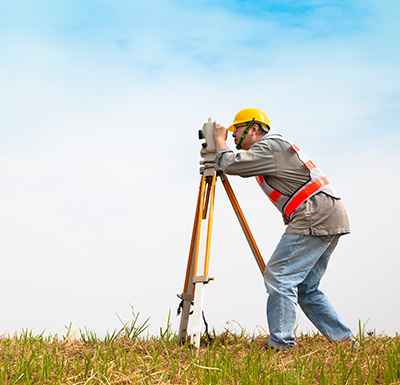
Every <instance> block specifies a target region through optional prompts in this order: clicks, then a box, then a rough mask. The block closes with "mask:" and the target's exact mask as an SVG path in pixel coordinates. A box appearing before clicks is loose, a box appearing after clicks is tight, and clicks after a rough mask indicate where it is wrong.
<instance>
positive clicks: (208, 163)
mask: <svg viewBox="0 0 400 385" xmlns="http://www.w3.org/2000/svg"><path fill="white" fill-rule="evenodd" d="M207 125H208V126H207ZM211 125H212V126H211ZM205 129H208V133H210V132H211V133H212V130H213V123H212V120H211V118H209V120H208V123H206V124H205V125H204V126H203V131H205ZM206 140H207V139H206ZM211 140H213V137H212V136H211V135H208V140H207V143H209V142H211ZM215 155H216V151H215V144H214V145H211V146H209V145H207V146H204V145H203V149H202V151H201V156H202V157H203V158H204V160H203V161H202V162H201V163H202V164H203V166H202V167H200V174H201V180H200V188H199V194H198V198H197V206H196V214H195V219H194V224H193V231H192V239H191V243H190V250H189V258H188V263H187V268H186V276H185V284H184V287H183V292H182V294H181V295H178V297H179V298H181V300H182V302H181V305H180V309H181V311H182V313H181V321H180V327H179V335H178V340H179V343H181V344H183V343H185V342H186V341H187V334H188V324H189V315H190V313H191V312H190V310H191V306H192V304H193V315H192V323H191V328H190V329H191V332H190V341H189V342H190V343H191V344H193V345H194V346H196V347H199V346H200V337H201V319H202V310H203V296H204V285H205V284H207V283H208V282H210V281H211V280H213V278H211V277H210V276H209V275H208V271H209V262H210V248H211V233H212V222H213V215H214V199H215V186H216V180H217V177H220V179H221V181H222V184H223V186H224V188H225V191H226V193H227V195H228V198H229V200H230V202H231V204H232V207H233V209H234V211H235V213H236V216H237V218H238V220H239V223H240V225H241V227H242V230H243V232H244V234H245V236H246V239H247V241H248V243H249V245H250V248H251V250H252V252H253V255H254V257H255V260H256V262H257V265H258V267H259V269H260V271H261V274H264V270H265V263H264V260H263V258H262V256H261V253H260V251H259V249H258V247H257V245H256V242H255V240H254V238H253V235H252V234H251V231H250V228H249V226H248V224H247V222H246V219H245V217H244V215H243V212H242V210H241V208H240V206H239V203H238V201H237V199H236V196H235V194H234V192H233V190H232V187H231V185H230V183H229V181H228V178H227V176H226V175H225V173H224V172H223V171H222V170H221V168H220V167H219V166H217V165H216V163H215Z"/></svg>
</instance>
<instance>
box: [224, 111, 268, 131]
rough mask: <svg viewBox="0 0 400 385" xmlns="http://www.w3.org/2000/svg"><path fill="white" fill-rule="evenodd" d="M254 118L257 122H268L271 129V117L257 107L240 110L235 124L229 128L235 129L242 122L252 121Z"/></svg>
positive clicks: (230, 129)
mask: <svg viewBox="0 0 400 385" xmlns="http://www.w3.org/2000/svg"><path fill="white" fill-rule="evenodd" d="M253 119H254V122H255V123H257V122H259V123H264V124H266V125H267V126H268V129H269V127H270V125H269V119H268V116H267V114H266V113H265V112H262V111H261V110H258V109H257V108H246V109H244V110H242V111H239V112H238V113H237V114H236V115H235V119H234V120H233V124H232V125H231V126H229V128H228V130H229V131H235V126H237V125H239V124H242V123H247V122H251V121H252V120H253Z"/></svg>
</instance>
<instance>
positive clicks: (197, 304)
mask: <svg viewBox="0 0 400 385" xmlns="http://www.w3.org/2000/svg"><path fill="white" fill-rule="evenodd" d="M216 179H217V177H216V175H214V176H213V177H212V180H211V187H210V190H211V195H210V197H209V207H205V209H204V213H206V215H205V216H203V220H204V221H205V222H206V221H207V222H208V225H207V233H205V232H202V234H201V235H200V234H199V239H200V246H201V251H202V254H201V255H199V256H198V262H199V264H200V263H203V264H204V270H203V273H204V275H202V276H201V275H200V276H197V269H196V267H195V271H194V275H195V276H194V278H193V282H194V284H195V286H196V289H195V293H194V307H193V316H192V325H191V334H190V340H191V343H192V344H194V345H195V346H196V347H199V346H200V336H201V319H202V313H203V298H204V285H205V284H207V283H208V282H209V280H210V278H209V277H208V267H209V261H210V247H211V232H212V231H211V230H212V222H213V216H214V198H215V183H216ZM209 186H210V185H209ZM210 190H209V191H210ZM207 204H208V199H207ZM204 237H206V242H205V244H204V240H203V238H204Z"/></svg>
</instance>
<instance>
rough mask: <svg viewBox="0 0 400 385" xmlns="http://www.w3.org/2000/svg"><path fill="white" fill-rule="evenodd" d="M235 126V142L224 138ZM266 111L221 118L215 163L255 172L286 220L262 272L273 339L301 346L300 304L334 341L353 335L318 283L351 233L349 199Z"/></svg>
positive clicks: (277, 345) (234, 171)
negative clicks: (273, 130)
mask: <svg viewBox="0 0 400 385" xmlns="http://www.w3.org/2000/svg"><path fill="white" fill-rule="evenodd" d="M228 130H229V131H233V138H234V140H235V144H236V147H237V149H239V150H245V151H239V152H238V153H234V152H233V151H232V150H231V149H230V148H229V147H227V145H226V138H227V134H228ZM269 131H270V124H269V119H268V117H267V115H266V114H265V113H264V112H262V111H260V110H258V109H255V108H248V109H245V110H242V111H240V112H239V113H238V114H237V115H236V116H235V118H234V122H233V124H232V125H231V126H230V127H229V128H228V129H226V128H225V127H223V126H221V125H220V124H217V123H215V129H214V137H215V141H216V146H217V151H218V153H217V156H216V162H217V164H219V165H220V166H221V168H222V170H223V171H224V172H225V173H226V174H231V175H239V176H241V177H251V176H253V177H256V179H257V182H258V184H259V185H260V187H261V188H262V189H263V191H264V192H265V193H266V194H267V196H268V197H269V199H270V200H271V201H272V203H274V205H275V206H276V207H277V208H278V210H279V211H280V212H281V214H282V216H283V220H284V223H285V224H286V225H287V228H286V231H285V233H284V234H283V236H282V238H281V240H280V242H279V244H278V246H277V247H276V249H275V251H274V253H273V255H272V256H271V258H270V260H269V261H268V264H267V267H266V269H265V273H264V281H265V286H266V288H267V291H268V294H269V295H268V301H267V319H268V325H269V330H270V335H271V337H270V341H269V345H270V346H271V348H273V349H279V350H286V349H288V348H290V347H294V346H296V343H295V335H294V328H295V323H296V305H297V303H299V305H300V307H301V309H302V310H303V312H304V313H305V314H306V316H307V317H308V318H309V319H310V321H311V322H312V323H313V324H314V325H315V326H316V328H317V329H318V330H319V331H320V332H321V333H322V334H323V335H324V336H325V337H326V338H328V339H329V340H331V341H340V340H344V339H351V338H352V337H351V330H350V329H349V328H348V327H347V326H346V325H345V324H344V323H343V321H342V320H341V319H340V318H339V316H338V315H337V313H336V311H335V310H334V308H333V307H332V305H331V304H330V302H329V300H328V298H327V297H326V296H325V294H324V293H323V292H322V291H321V290H320V289H319V283H320V280H321V278H322V276H323V275H324V273H325V271H326V268H327V265H328V261H329V258H330V256H331V254H332V252H333V250H334V249H335V247H336V245H337V242H338V240H339V238H340V236H341V235H342V234H347V233H349V232H350V228H349V222H348V219H347V215H346V211H345V209H344V206H343V203H342V201H341V200H340V198H339V196H338V195H337V193H336V191H335V190H334V188H333V187H332V185H331V184H330V183H329V181H328V180H327V178H326V177H325V175H324V174H323V173H322V171H321V170H320V169H319V168H318V167H316V166H315V165H314V163H313V162H312V161H311V160H310V159H309V158H308V157H307V156H306V155H305V154H304V153H303V152H302V151H301V150H300V149H299V148H298V147H297V146H296V145H294V144H292V143H291V142H289V141H288V140H286V139H284V138H283V137H282V136H281V135H279V134H270V133H269Z"/></svg>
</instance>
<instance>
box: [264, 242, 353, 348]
mask: <svg viewBox="0 0 400 385" xmlns="http://www.w3.org/2000/svg"><path fill="white" fill-rule="evenodd" d="M339 238H340V235H323V236H313V235H300V234H284V235H283V236H282V238H281V240H280V242H279V244H278V246H277V247H276V249H275V251H274V253H273V254H272V257H271V259H270V260H269V261H268V264H267V267H266V269H265V273H264V281H265V286H266V288H267V291H268V294H269V295H268V300H267V319H268V325H269V331H270V334H271V338H270V341H269V344H270V345H271V346H272V347H274V348H277V349H287V348H289V347H291V346H295V345H296V343H295V335H294V328H295V325H296V305H297V303H299V305H300V307H301V309H302V310H303V312H304V313H305V315H306V316H307V317H308V319H309V320H310V321H311V322H312V323H313V324H314V325H315V326H316V328H317V329H318V330H319V331H320V332H321V333H322V334H323V335H324V336H325V337H327V338H328V339H329V340H334V341H339V340H343V339H347V338H350V339H351V330H350V329H349V328H348V327H347V326H346V325H345V324H344V323H343V321H342V320H341V319H340V317H339V316H338V315H337V313H336V311H335V309H334V308H333V306H332V305H331V303H330V302H329V300H328V298H327V297H326V296H325V294H324V293H323V292H322V291H321V290H320V289H319V288H318V286H319V283H320V281H321V278H322V276H323V275H324V273H325V271H326V268H327V266H328V262H329V258H330V256H331V254H332V252H333V250H334V249H335V247H336V245H337V243H338V240H339Z"/></svg>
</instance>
